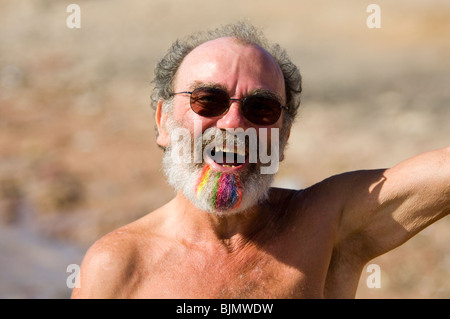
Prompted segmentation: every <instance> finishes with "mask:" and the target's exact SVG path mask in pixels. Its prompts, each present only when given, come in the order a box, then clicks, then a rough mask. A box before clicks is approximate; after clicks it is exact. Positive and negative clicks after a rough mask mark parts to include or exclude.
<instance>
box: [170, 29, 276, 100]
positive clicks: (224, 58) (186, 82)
mask: <svg viewBox="0 0 450 319" xmlns="http://www.w3.org/2000/svg"><path fill="white" fill-rule="evenodd" d="M198 82H205V83H212V82H215V83H221V84H223V85H224V86H226V87H227V88H228V89H229V90H230V93H243V94H245V92H246V91H251V90H254V89H269V90H271V91H274V93H277V94H278V95H279V96H281V97H282V98H283V99H284V100H285V87H284V78H283V73H282V71H281V69H280V67H279V65H278V63H277V61H276V60H275V59H274V58H273V56H272V55H271V54H270V53H269V52H267V51H266V50H264V49H263V48H261V47H260V46H258V45H255V44H247V43H244V42H243V41H240V40H238V39H235V38H219V39H215V40H211V41H208V42H205V43H203V44H201V45H199V46H198V47H196V48H195V49H194V50H192V51H191V52H190V53H189V54H188V55H187V56H186V57H185V58H184V60H183V62H182V63H181V65H180V67H179V69H178V71H177V74H176V76H175V81H174V89H175V90H186V89H188V88H189V86H190V85H192V83H198Z"/></svg>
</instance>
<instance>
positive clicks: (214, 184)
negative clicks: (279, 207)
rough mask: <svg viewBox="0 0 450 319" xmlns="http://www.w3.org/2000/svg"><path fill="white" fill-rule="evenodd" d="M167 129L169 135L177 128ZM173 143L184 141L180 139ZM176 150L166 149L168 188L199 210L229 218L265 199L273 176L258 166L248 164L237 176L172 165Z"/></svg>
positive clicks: (205, 167)
mask: <svg viewBox="0 0 450 319" xmlns="http://www.w3.org/2000/svg"><path fill="white" fill-rule="evenodd" d="M168 127H169V131H170V130H172V131H173V130H174V129H176V128H177V127H179V126H178V125H177V124H175V123H173V122H172V123H169V124H168ZM217 130H218V129H217ZM175 143H188V141H185V140H184V139H183V140H181V141H177V142H175ZM189 143H190V142H189ZM180 145H181V146H183V145H182V144H180ZM185 146H187V145H185ZM176 149H177V147H175V145H172V146H171V147H167V148H166V151H165V153H164V157H163V170H164V173H165V175H166V176H167V179H168V182H169V184H170V185H171V186H172V187H174V188H175V190H176V191H177V192H180V193H182V194H183V195H184V196H185V197H187V199H189V200H190V201H191V202H192V203H193V204H194V205H195V206H196V207H198V208H199V209H201V210H203V211H206V212H209V213H214V214H217V215H224V214H226V215H230V214H235V213H241V212H244V211H246V210H248V209H249V208H250V207H252V206H254V205H255V204H257V203H258V202H259V201H262V200H264V199H266V198H267V195H268V191H269V189H270V185H271V183H272V181H273V177H274V175H272V174H260V164H258V163H249V164H247V167H246V168H245V169H244V170H242V171H240V172H239V173H235V174H230V173H224V172H220V171H216V170H214V169H213V168H212V167H211V166H210V165H209V164H206V163H205V162H202V163H194V162H185V161H181V162H179V161H177V162H176V161H174V158H176V157H174V156H173V155H172V154H173V153H174V152H176ZM192 149H193V148H192ZM201 151H203V149H202V150H201ZM193 152H194V151H193ZM192 158H194V157H192Z"/></svg>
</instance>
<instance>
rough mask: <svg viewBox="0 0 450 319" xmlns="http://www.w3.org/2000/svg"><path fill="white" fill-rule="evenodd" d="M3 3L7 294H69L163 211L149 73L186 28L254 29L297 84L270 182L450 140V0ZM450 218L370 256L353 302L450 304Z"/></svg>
mask: <svg viewBox="0 0 450 319" xmlns="http://www.w3.org/2000/svg"><path fill="white" fill-rule="evenodd" d="M73 2H74V1H50V0H36V1H12V0H0V224H2V226H1V228H0V298H66V297H68V296H69V295H70V289H68V288H67V286H66V278H67V277H68V276H69V275H70V273H67V271H66V270H67V266H68V265H69V264H80V263H81V259H82V256H83V254H84V252H85V250H86V248H87V247H88V246H89V245H91V244H92V243H93V242H94V241H95V240H96V239H98V238H99V237H100V236H102V235H103V234H105V233H107V232H109V231H111V230H112V229H114V228H116V227H118V226H120V225H123V224H126V223H128V222H130V221H132V220H135V219H136V218H138V217H140V216H143V215H145V214H146V213H148V212H151V211H152V210H154V209H155V208H157V207H159V206H161V205H162V204H163V203H165V202H167V201H168V200H169V199H170V198H171V197H172V196H173V192H172V190H171V189H170V188H169V187H168V186H167V184H166V183H165V180H164V177H163V175H162V173H161V166H160V160H161V152H160V150H159V149H158V148H157V147H156V144H155V139H154V137H155V136H154V120H153V111H152V110H151V108H150V106H149V93H150V89H151V85H150V81H151V79H152V72H153V67H154V65H155V63H156V61H157V60H158V59H159V58H160V57H161V56H162V55H163V54H164V53H165V51H166V50H167V48H168V46H169V45H170V44H171V43H172V42H173V41H174V40H175V39H176V38H178V37H182V36H184V35H186V34H188V33H189V32H191V31H196V30H201V29H204V28H210V27H216V26H218V25H220V24H224V23H229V22H234V21H238V20H248V21H250V22H252V23H254V24H255V25H257V26H260V27H262V28H263V29H264V30H265V32H266V34H267V36H268V38H269V39H271V40H273V41H276V42H278V43H280V44H281V45H282V46H283V47H285V48H286V49H287V51H288V53H289V55H290V56H291V58H292V59H293V60H294V61H295V62H296V63H297V64H298V65H299V66H300V68H301V72H302V74H303V78H304V96H303V102H302V103H303V104H302V111H301V113H300V116H299V118H298V120H297V123H296V126H295V128H294V129H293V132H292V134H291V139H290V145H289V150H288V152H287V155H286V156H287V157H286V160H285V162H284V163H282V166H281V168H280V171H279V174H278V177H277V180H276V184H277V185H281V186H285V187H297V188H302V187H306V186H308V185H311V184H313V183H316V182H318V181H320V180H322V179H324V178H326V177H328V176H330V175H333V174H337V173H340V172H343V171H349V170H356V169H363V168H379V167H390V166H392V165H395V164H396V163H398V162H399V161H401V160H403V159H405V158H407V157H410V156H413V155H415V154H418V153H421V152H425V151H428V150H432V149H435V148H439V147H444V146H447V145H449V144H450V138H449V137H450V125H448V123H449V120H450V90H449V89H448V88H449V87H450V60H449V59H448V56H449V54H450V41H448V39H449V38H450V3H449V2H448V1H443V0H442V1H440V0H431V1H406V0H399V1H395V4H394V3H392V1H387V0H382V1H377V4H379V5H380V8H381V28H379V29H369V28H368V27H367V25H366V19H367V17H368V16H369V13H367V12H366V8H367V6H368V5H369V3H371V2H367V1H359V0H351V1H346V2H345V4H342V2H340V3H337V1H331V0H319V1H287V0H277V1H272V0H265V1H245V0H244V1H242V0H240V1H236V0H227V1H199V0H191V1H184V0H180V1H167V0H164V1H163V0H152V1H138V0H131V1H126V2H125V1H118V0H111V1H77V2H76V3H77V4H79V5H80V8H81V28H80V29H69V28H68V27H67V25H66V19H67V17H68V16H69V13H67V12H66V8H67V6H68V5H69V4H70V3H73ZM449 230H450V221H449V220H448V218H447V219H444V220H441V221H439V222H437V223H436V224H435V225H433V226H432V227H430V228H428V229H426V230H425V231H423V232H422V233H420V234H419V235H418V236H417V237H415V238H414V239H412V240H410V241H409V242H408V243H406V244H405V245H404V246H402V247H399V248H398V249H396V250H394V251H392V252H390V253H389V254H386V255H384V256H381V257H379V258H377V259H376V260H374V261H373V263H376V264H377V265H379V266H380V269H381V288H369V287H368V286H367V284H366V280H367V278H368V276H369V275H370V273H369V272H363V274H362V276H361V282H360V287H359V290H358V294H357V297H358V298H449V297H450V280H449V274H450V248H449V247H448V243H449V242H450V231H449Z"/></svg>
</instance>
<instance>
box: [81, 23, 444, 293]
mask: <svg viewBox="0 0 450 319" xmlns="http://www.w3.org/2000/svg"><path fill="white" fill-rule="evenodd" d="M155 84H156V85H155V86H156V89H155V94H154V97H153V98H154V104H155V108H156V124H157V131H158V136H157V143H158V144H159V145H160V146H161V147H162V148H164V150H165V155H164V160H163V165H164V171H165V173H166V175H167V177H168V180H169V183H170V184H171V185H173V186H174V188H175V189H176V190H177V195H176V197H175V198H174V199H173V200H172V201H170V202H169V203H167V204H166V205H164V206H162V207H161V208H159V209H157V210H156V211H154V212H151V213H150V214H148V215H146V216H145V217H143V218H141V219H139V220H137V221H135V222H133V223H131V224H129V225H126V226H124V227H121V228H120V229H118V230H116V231H113V232H111V233H110V234H108V235H106V236H105V237H103V238H101V239H100V240H99V241H97V242H96V243H95V244H94V245H93V246H92V247H91V248H90V249H89V251H88V253H87V254H86V257H85V259H84V261H83V264H82V268H81V273H80V274H81V276H80V279H81V281H80V288H75V289H74V291H73V297H78V298H91V297H93V298H114V297H119V298H324V297H325V298H351V297H354V296H355V292H356V287H357V284H358V281H359V277H360V274H361V271H362V269H363V267H364V265H365V264H366V263H367V262H368V261H370V260H371V259H372V258H374V257H376V256H379V255H381V254H383V253H386V252H388V251H389V250H392V249H393V248H395V247H397V246H399V245H401V244H402V243H404V242H405V241H407V240H408V239H410V238H411V237H412V236H414V235H415V234H417V233H418V232H419V231H420V230H422V229H424V228H425V227H427V226H428V225H430V224H432V223H433V222H435V221H436V220H438V219H440V218H442V217H444V216H446V215H447V214H448V213H449V211H450V148H445V149H441V150H437V151H433V152H429V153H426V154H422V155H419V156H416V157H414V158H411V159H408V160H406V161H404V162H402V163H400V164H398V165H397V166H395V167H393V168H390V169H380V170H367V171H356V172H349V173H345V174H341V175H337V176H333V177H330V178H328V179H326V180H324V181H323V182H320V183H318V184H316V185H313V186H311V187H309V188H307V189H302V190H291V189H279V188H271V187H270V183H271V181H272V178H273V175H274V173H275V172H276V170H265V171H264V168H266V169H267V168H268V167H269V166H270V165H271V164H273V161H277V160H281V159H282V158H283V150H284V146H285V144H286V142H287V140H288V138H289V132H290V128H291V124H292V122H293V120H294V117H295V115H296V112H297V108H298V106H299V103H300V101H299V94H300V92H301V77H300V73H299V71H298V69H297V68H296V67H295V65H293V64H292V63H291V61H290V60H289V58H288V57H287V55H286V54H285V52H284V51H283V50H281V49H280V48H279V47H278V46H277V45H269V44H267V42H266V41H265V40H264V39H263V37H262V36H261V34H260V33H259V32H258V31H257V30H255V29H254V28H253V27H251V26H250V25H247V24H242V23H239V24H235V25H228V26H225V27H222V28H220V29H217V30H214V31H212V32H207V33H201V34H196V35H195V36H192V37H190V38H188V39H187V40H186V41H183V42H176V43H175V44H174V45H173V46H172V48H171V50H170V51H169V52H168V53H167V55H166V56H165V57H164V58H163V59H162V60H161V62H160V63H159V64H158V66H157V70H156V79H155ZM175 132H177V133H176V134H175ZM242 132H244V135H242V134H240V133H242ZM249 132H250V133H251V134H250V133H249ZM255 137H256V140H257V143H256V145H253V146H252V145H251V144H255V142H254V141H255ZM252 141H253V142H252ZM255 152H256V153H257V154H256V155H257V156H253V159H252V155H254V153H255ZM180 154H181V155H180ZM261 154H265V155H267V156H270V157H269V161H268V160H267V157H266V160H262V158H263V156H261ZM274 155H276V156H274ZM183 159H184V160H183ZM251 159H252V160H251ZM270 162H272V163H270ZM273 167H277V166H276V165H275V166H273Z"/></svg>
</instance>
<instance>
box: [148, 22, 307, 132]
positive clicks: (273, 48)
mask: <svg viewBox="0 0 450 319" xmlns="http://www.w3.org/2000/svg"><path fill="white" fill-rule="evenodd" d="M224 37H232V38H236V39H237V40H239V41H241V42H242V43H244V44H249V45H258V46H260V47H261V48H263V49H264V50H266V51H267V52H269V53H270V54H271V55H272V56H273V58H274V59H275V60H276V61H277V63H278V65H279V67H280V69H281V71H282V73H283V77H284V82H285V87H286V106H287V107H288V108H289V109H288V111H287V114H288V116H286V117H285V122H284V124H285V126H288V127H289V126H290V125H291V124H292V122H293V121H294V119H295V116H296V115H297V110H298V108H299V106H300V93H301V91H302V78H301V75H300V71H299V69H298V68H297V66H296V65H295V64H294V63H292V61H291V60H290V59H289V57H288V55H287V53H286V51H285V50H284V49H282V48H281V47H280V46H279V45H278V44H270V43H269V42H268V41H267V39H266V38H265V37H264V35H263V34H262V32H261V31H260V30H258V29H257V28H255V27H254V26H252V25H250V24H248V23H245V22H238V23H236V24H228V25H225V26H222V27H220V28H217V29H215V30H210V31H205V32H198V33H195V34H193V35H191V36H189V37H188V38H186V39H184V40H177V41H175V42H174V43H173V44H172V46H171V48H170V49H169V51H168V52H167V53H166V55H165V56H164V57H163V58H162V59H161V60H160V61H159V63H158V64H157V65H156V68H155V78H154V80H153V83H154V90H153V93H152V95H151V105H152V108H153V109H156V107H157V105H158V101H159V100H160V99H162V100H164V101H168V100H169V99H170V98H171V93H173V80H174V78H175V75H176V72H177V70H178V68H179V66H180V65H181V63H182V62H183V59H184V58H185V57H186V55H188V54H189V53H190V52H191V51H192V50H194V49H195V48H196V47H197V46H199V45H201V44H203V43H205V42H208V41H211V40H215V39H218V38H224ZM286 124H287V125H286Z"/></svg>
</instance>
